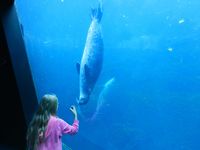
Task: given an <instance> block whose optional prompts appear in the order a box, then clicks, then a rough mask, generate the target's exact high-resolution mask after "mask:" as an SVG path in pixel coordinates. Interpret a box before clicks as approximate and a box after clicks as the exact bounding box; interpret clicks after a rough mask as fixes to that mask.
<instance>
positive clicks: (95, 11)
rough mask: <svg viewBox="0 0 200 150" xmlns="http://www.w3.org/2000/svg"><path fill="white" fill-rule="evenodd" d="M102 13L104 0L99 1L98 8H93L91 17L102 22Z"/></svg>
mask: <svg viewBox="0 0 200 150" xmlns="http://www.w3.org/2000/svg"><path fill="white" fill-rule="evenodd" d="M102 15H103V10H102V1H99V6H98V8H92V9H91V18H92V19H96V20H97V21H98V22H100V21H101V18H102Z"/></svg>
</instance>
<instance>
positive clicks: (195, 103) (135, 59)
mask: <svg viewBox="0 0 200 150" xmlns="http://www.w3.org/2000/svg"><path fill="white" fill-rule="evenodd" d="M96 5H97V0H95V1H94V0H84V1H81V0H74V1H69V0H42V1H41V0H29V1H23V0H16V2H15V6H16V8H17V12H18V15H19V20H20V22H21V24H22V26H23V30H24V41H25V44H26V50H27V55H28V58H29V63H30V67H31V71H32V75H33V79H34V84H35V88H36V92H37V97H38V100H40V98H41V96H42V95H43V94H45V93H55V94H56V95H57V96H58V98H59V110H58V116H60V117H61V118H64V119H65V120H66V121H67V122H69V123H72V121H73V117H72V114H71V112H70V111H69V109H68V108H69V107H70V105H72V104H76V97H78V96H79V77H78V74H77V71H76V67H75V64H76V62H80V59H81V56H82V53H83V48H84V44H85V40H86V35H87V31H88V27H89V24H90V21H91V20H90V8H91V7H95V6H96ZM199 8H200V1H198V0H162V1H161V0H109V1H107V0H104V1H103V13H104V14H103V18H102V30H103V36H104V38H103V39H104V48H105V53H104V62H103V69H102V72H101V75H100V77H99V79H98V82H97V84H96V87H95V88H96V89H95V91H94V92H93V96H92V100H91V101H89V103H88V104H87V105H86V106H85V107H82V108H81V112H82V113H81V114H82V115H80V116H79V119H80V130H79V133H78V134H77V135H75V136H68V135H67V136H65V137H64V138H63V143H64V144H66V145H67V146H69V147H71V148H72V149H73V150H83V149H84V150H122V149H123V150H199V149H200V144H199V143H200V141H199V136H200V115H199V114H200V91H199V90H200V67H199V66H200V20H199V18H200V12H199ZM112 77H114V78H115V82H114V83H113V85H112V86H111V88H110V89H109V92H108V93H107V95H106V98H105V102H104V103H103V104H104V105H102V107H101V109H100V111H99V114H98V115H97V116H96V118H95V119H94V120H88V118H90V116H91V115H92V114H93V113H94V112H95V109H96V101H97V100H98V94H99V93H100V91H101V89H102V87H103V85H104V84H105V83H106V81H108V80H109V79H111V78H112Z"/></svg>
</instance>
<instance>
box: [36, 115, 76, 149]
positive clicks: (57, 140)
mask: <svg viewBox="0 0 200 150" xmlns="http://www.w3.org/2000/svg"><path fill="white" fill-rule="evenodd" d="M78 128H79V121H78V120H74V123H73V125H69V124H68V123H67V122H65V121H64V120H62V119H60V118H58V117H55V116H50V119H49V121H48V125H47V129H46V132H45V139H44V141H43V142H42V143H40V144H39V145H38V146H37V150H62V139H61V138H62V135H63V134H75V133H77V132H78Z"/></svg>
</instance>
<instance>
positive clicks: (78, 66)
mask: <svg viewBox="0 0 200 150" xmlns="http://www.w3.org/2000/svg"><path fill="white" fill-rule="evenodd" d="M76 70H77V72H78V74H80V64H79V63H76Z"/></svg>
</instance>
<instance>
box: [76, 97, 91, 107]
mask: <svg viewBox="0 0 200 150" xmlns="http://www.w3.org/2000/svg"><path fill="white" fill-rule="evenodd" d="M88 101H89V97H80V98H79V99H77V103H78V104H79V105H84V104H87V103H88Z"/></svg>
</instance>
